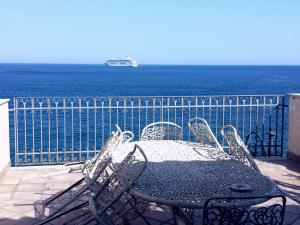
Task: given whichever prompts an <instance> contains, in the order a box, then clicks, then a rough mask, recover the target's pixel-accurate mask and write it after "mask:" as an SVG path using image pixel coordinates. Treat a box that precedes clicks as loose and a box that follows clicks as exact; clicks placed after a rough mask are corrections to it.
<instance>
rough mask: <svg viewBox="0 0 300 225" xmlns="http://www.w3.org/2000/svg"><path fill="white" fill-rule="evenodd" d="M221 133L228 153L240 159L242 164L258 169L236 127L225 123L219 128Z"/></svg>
mask: <svg viewBox="0 0 300 225" xmlns="http://www.w3.org/2000/svg"><path fill="white" fill-rule="evenodd" d="M221 134H222V136H223V137H224V139H225V140H226V141H227V144H228V147H229V154H230V155H232V156H234V157H235V158H236V159H238V160H240V161H242V162H243V163H244V164H246V165H248V166H250V167H252V168H254V169H255V170H257V171H259V172H260V170H259V168H258V166H257V164H256V163H255V161H254V159H253V157H252V156H251V154H250V152H249V151H248V148H247V146H246V145H245V144H244V142H243V141H242V139H241V138H240V136H239V135H238V133H237V131H236V129H235V128H234V126H232V125H226V126H224V127H222V128H221Z"/></svg>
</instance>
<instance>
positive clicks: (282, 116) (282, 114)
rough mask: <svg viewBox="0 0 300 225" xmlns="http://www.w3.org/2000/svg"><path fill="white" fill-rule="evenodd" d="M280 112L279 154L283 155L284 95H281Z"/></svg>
mask: <svg viewBox="0 0 300 225" xmlns="http://www.w3.org/2000/svg"><path fill="white" fill-rule="evenodd" d="M281 110H282V112H281V152H280V156H282V155H283V145H284V136H283V134H284V125H285V124H284V118H285V115H284V114H285V97H284V96H283V97H282V109H281Z"/></svg>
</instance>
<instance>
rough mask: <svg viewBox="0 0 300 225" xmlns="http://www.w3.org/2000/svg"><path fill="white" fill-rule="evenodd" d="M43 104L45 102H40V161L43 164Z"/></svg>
mask: <svg viewBox="0 0 300 225" xmlns="http://www.w3.org/2000/svg"><path fill="white" fill-rule="evenodd" d="M42 104H43V102H42V101H41V102H39V105H40V135H41V142H40V144H41V149H40V160H41V163H42V162H43V154H42V153H43V111H42Z"/></svg>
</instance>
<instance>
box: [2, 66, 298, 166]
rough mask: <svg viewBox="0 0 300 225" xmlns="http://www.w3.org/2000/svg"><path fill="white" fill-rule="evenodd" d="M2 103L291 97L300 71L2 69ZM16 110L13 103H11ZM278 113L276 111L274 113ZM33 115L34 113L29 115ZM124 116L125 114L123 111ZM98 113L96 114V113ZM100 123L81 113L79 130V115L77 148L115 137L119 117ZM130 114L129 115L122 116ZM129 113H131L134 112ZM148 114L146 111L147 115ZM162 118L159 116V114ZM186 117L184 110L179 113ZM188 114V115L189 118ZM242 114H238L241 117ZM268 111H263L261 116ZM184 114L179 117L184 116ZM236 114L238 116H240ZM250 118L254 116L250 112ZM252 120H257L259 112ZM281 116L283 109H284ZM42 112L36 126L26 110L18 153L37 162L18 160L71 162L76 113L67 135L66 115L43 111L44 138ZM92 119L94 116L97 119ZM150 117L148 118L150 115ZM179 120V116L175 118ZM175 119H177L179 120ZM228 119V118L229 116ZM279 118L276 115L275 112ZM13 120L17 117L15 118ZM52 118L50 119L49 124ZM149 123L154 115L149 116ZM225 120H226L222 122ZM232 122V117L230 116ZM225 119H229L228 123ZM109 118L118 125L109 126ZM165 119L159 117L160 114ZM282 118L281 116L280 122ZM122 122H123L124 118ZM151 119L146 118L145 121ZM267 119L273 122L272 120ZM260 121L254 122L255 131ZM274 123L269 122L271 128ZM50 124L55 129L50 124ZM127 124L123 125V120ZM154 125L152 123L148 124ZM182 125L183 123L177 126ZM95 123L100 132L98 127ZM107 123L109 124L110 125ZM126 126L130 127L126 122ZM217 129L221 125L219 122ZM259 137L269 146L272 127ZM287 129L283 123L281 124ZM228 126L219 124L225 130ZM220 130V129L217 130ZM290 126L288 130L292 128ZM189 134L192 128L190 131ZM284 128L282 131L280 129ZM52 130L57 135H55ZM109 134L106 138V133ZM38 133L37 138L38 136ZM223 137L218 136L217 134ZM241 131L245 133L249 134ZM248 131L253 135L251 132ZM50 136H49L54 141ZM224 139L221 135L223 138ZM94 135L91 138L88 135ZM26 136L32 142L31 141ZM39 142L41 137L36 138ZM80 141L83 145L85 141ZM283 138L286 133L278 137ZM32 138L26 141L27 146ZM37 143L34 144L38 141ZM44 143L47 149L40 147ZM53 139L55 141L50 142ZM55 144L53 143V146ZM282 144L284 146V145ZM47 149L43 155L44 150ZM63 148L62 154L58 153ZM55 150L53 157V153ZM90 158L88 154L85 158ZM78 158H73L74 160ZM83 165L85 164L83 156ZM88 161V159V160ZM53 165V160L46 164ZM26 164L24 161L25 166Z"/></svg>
mask: <svg viewBox="0 0 300 225" xmlns="http://www.w3.org/2000/svg"><path fill="white" fill-rule="evenodd" d="M0 81H1V88H0V98H11V99H12V98H14V97H25V96H32V97H40V96H198V95H260V94H286V93H290V92H300V66H179V65H178V66H171V65H163V66H162V65H141V66H140V67H138V68H129V67H127V68H126V67H118V68H116V67H106V66H103V65H54V64H0ZM10 104H11V107H12V104H13V101H11V102H10ZM274 110H275V109H274ZM28 112H29V111H28ZM120 112H121V110H120ZM90 113H92V112H90ZM96 113H97V116H95V118H96V117H97V118H98V120H97V122H96V119H95V118H92V116H91V117H90V118H89V119H87V116H86V114H87V112H86V111H83V112H82V113H81V112H80V111H78V110H77V111H75V115H74V123H75V124H76V125H78V115H79V114H80V116H82V124H83V125H82V127H83V128H82V130H81V129H80V133H79V128H78V127H75V128H78V129H76V131H74V146H75V147H74V148H75V149H79V148H82V149H84V148H88V146H89V148H97V149H99V148H100V146H101V144H103V141H102V142H101V140H104V139H105V138H104V139H103V137H106V136H105V135H107V134H109V132H108V131H109V130H110V129H111V125H110V123H112V124H115V122H116V119H117V118H119V116H116V112H115V111H113V112H112V117H110V116H111V112H110V111H107V112H105V115H104V122H103V121H102V122H100V119H101V118H99V116H100V115H101V113H102V111H101V110H97V111H96ZM122 113H124V112H122ZM127 113H130V111H128V112H127ZM134 113H135V114H134V116H133V117H132V115H131V116H130V115H127V116H128V118H131V119H132V120H130V119H127V122H126V125H124V126H122V128H123V129H125V128H127V129H128V128H130V127H131V126H132V125H131V122H132V124H133V126H134V130H133V131H135V135H136V137H138V136H137V135H138V134H137V127H138V122H137V119H135V120H134V119H133V118H135V117H137V112H134ZM141 113H142V115H144V117H145V115H146V112H145V111H142V112H141ZM156 113H159V112H158V111H157V112H156ZM178 113H179V114H180V112H179V111H178V112H177V114H178ZM187 113H189V112H188V111H187V110H185V111H184V115H185V118H187V117H186V116H187ZM235 113H236V114H238V113H237V112H235ZM261 113H262V111H260V112H259V114H261ZM179 114H178V118H180V117H181V116H180V115H179ZM236 114H234V112H233V114H232V115H233V116H234V115H235V117H236V116H237V115H236ZM239 114H240V115H239V118H242V117H243V111H242V110H240V111H239ZM246 114H247V116H248V114H249V112H248V111H246ZM252 114H253V115H252V116H255V114H254V112H253V113H252ZM279 114H280V110H279ZM39 115H40V114H39V113H35V122H34V127H33V125H32V124H33V123H32V122H31V121H32V120H31V119H32V115H31V114H30V113H27V114H26V116H25V113H24V112H23V111H22V110H20V111H19V114H18V120H19V126H18V151H19V152H20V153H22V152H25V149H27V150H26V151H29V152H30V151H32V150H31V149H32V148H34V147H33V143H34V144H35V146H36V148H35V149H34V152H36V153H35V154H36V155H35V156H36V157H35V156H34V157H33V158H30V157H27V158H26V157H25V158H24V157H19V158H16V160H22V162H23V163H24V162H26V161H28V162H29V161H30V162H33V161H40V160H41V158H42V157H40V156H39V153H40V152H41V151H42V152H43V151H46V152H47V151H48V149H51V160H53V162H57V161H60V160H62V161H63V160H66V158H65V156H64V154H63V151H62V150H61V149H63V148H64V146H63V144H64V138H66V147H67V149H71V147H70V146H71V141H70V140H71V136H70V135H71V127H70V121H71V119H70V110H68V111H67V116H66V119H67V122H68V123H67V124H66V131H64V130H63V127H62V125H63V124H64V123H63V118H62V116H63V112H62V111H59V116H58V120H59V121H60V122H59V123H57V119H56V118H55V115H56V114H55V110H54V109H53V110H52V111H51V112H50V113H48V111H47V110H45V111H43V116H42V118H44V119H43V136H42V132H41V130H42V128H41V127H39V126H40V120H39ZM91 115H92V114H91ZM147 115H148V114H147ZM174 115H175V114H174ZM174 115H173V117H174ZM226 115H227V114H226ZM272 115H273V117H274V118H275V116H276V115H275V111H274V112H273V114H272ZM10 116H11V120H13V116H14V115H13V114H12V113H11V114H10ZM48 116H49V119H47V118H48ZM148 116H149V118H150V117H151V115H150V114H149V115H148ZM221 116H222V115H221V113H220V114H218V116H215V118H218V121H219V123H221V122H222V118H221ZM25 117H26V120H27V126H26V125H24V124H26V123H24V120H25ZM219 117H220V118H219ZM227 117H228V116H227ZM227 117H226V116H225V119H228V118H227ZM109 118H111V119H112V120H113V121H111V122H109V121H108V120H109ZM157 118H159V115H157ZM280 118H281V117H280V116H279V119H280ZM119 119H120V120H121V117H120V118H119ZM144 119H145V118H144ZM266 119H268V118H267V117H266ZM255 121H256V120H255V118H254V119H253V121H252V123H253V124H252V125H253V127H254V126H255ZM267 121H268V120H266V121H265V123H266V124H268V122H267ZM276 121H277V120H275V119H273V121H272V124H273V125H272V126H273V128H274V127H275V126H276ZM48 122H49V124H50V125H49V124H48ZM119 122H121V121H119ZM148 122H149V121H148ZM177 122H178V123H179V124H180V122H179V121H177ZM13 124H14V123H11V126H10V129H11V149H12V152H11V156H12V159H13V164H15V161H14V156H15V152H14V151H15V146H14V126H13ZM87 124H90V126H91V129H90V131H89V132H88V131H86V130H85V128H86V127H87ZM93 124H95V125H94V127H93ZM104 124H105V125H104ZM122 124H125V122H124V121H123V122H122ZM146 124H147V121H142V125H146ZM214 124H217V122H215V123H214ZM259 124H260V125H259V132H260V134H264V135H265V139H264V142H265V143H268V139H267V132H268V129H269V127H268V128H266V129H264V128H262V127H261V121H260V122H259ZM279 124H281V123H279ZM221 126H222V124H219V126H218V128H220V127H221ZM214 127H216V125H214ZM286 127H287V126H286V125H285V129H286ZM245 128H246V131H245V132H246V133H245V135H246V134H248V133H249V126H248V123H247V124H246V125H245ZM184 129H187V127H185V128H184ZM279 129H281V128H279ZM50 130H51V132H50ZM94 130H97V135H98V136H99V139H98V141H97V143H95V144H94V141H93V137H95V136H96V134H94V133H93V132H91V131H94ZM101 130H104V131H105V132H104V133H103V134H102V131H101ZM33 131H34V135H33ZM216 132H217V133H218V131H217V130H216ZM239 132H241V133H243V130H240V131H239ZM247 132H248V133H247ZM282 132H283V133H284V144H283V145H284V146H286V143H287V140H286V139H287V132H286V130H282ZM48 134H49V136H48ZM218 134H219V133H218ZM89 135H90V138H88V136H89ZM25 136H26V138H25ZM33 137H35V138H33ZM79 137H81V138H82V142H79V140H81V139H79ZM278 137H280V133H278ZM25 139H26V141H25ZM32 140H33V141H32ZM41 140H42V141H43V146H42V147H40V148H39V147H38V146H39V145H40V142H41ZM49 140H51V142H50V141H49ZM48 143H49V144H48ZM278 143H281V142H280V141H279V140H278ZM41 149H43V150H41ZM56 149H59V151H60V153H59V154H58V153H56ZM52 151H53V152H52ZM83 156H84V155H83ZM72 157H73V156H72ZM74 157H77V160H78V159H79V158H80V159H83V158H81V156H74ZM85 157H87V156H86V155H85ZM47 160H50V158H49V157H48V158H47V159H46V161H47ZM20 163H21V162H20Z"/></svg>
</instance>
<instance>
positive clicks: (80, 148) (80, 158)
mask: <svg viewBox="0 0 300 225" xmlns="http://www.w3.org/2000/svg"><path fill="white" fill-rule="evenodd" d="M81 100H82V99H81V98H78V117H79V161H82V146H81V144H82V143H81V141H82V140H81V133H82V131H81Z"/></svg>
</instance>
